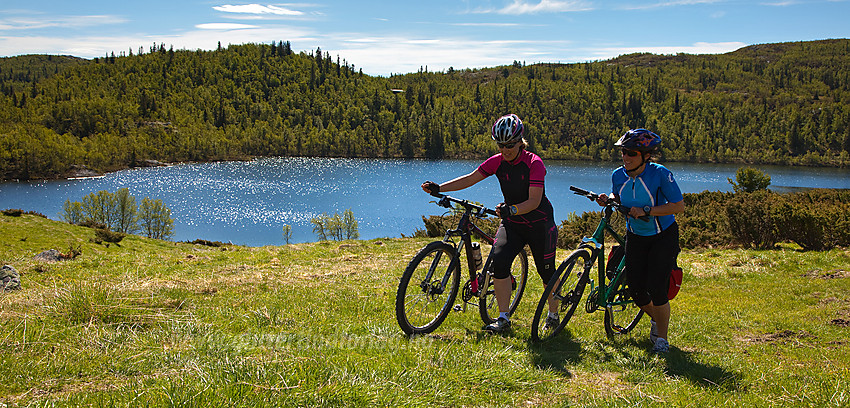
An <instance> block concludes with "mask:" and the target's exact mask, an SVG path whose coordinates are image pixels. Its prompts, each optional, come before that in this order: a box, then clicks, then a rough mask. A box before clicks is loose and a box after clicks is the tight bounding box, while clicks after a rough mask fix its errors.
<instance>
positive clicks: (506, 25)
mask: <svg viewBox="0 0 850 408" xmlns="http://www.w3.org/2000/svg"><path fill="white" fill-rule="evenodd" d="M452 25H453V26H458V27H519V26H520V25H519V24H517V23H455V24H452Z"/></svg>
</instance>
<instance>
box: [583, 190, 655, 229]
mask: <svg viewBox="0 0 850 408" xmlns="http://www.w3.org/2000/svg"><path fill="white" fill-rule="evenodd" d="M570 190H571V191H572V192H573V194H576V195H580V196H585V197H587V198H588V199H589V200H590V201H596V199H597V198H599V194H596V193H594V192H593V191H587V190H585V189H581V188H578V187H576V186H570ZM605 205H610V206H612V207H614V208H615V209H616V210H617V211H619V212H621V213H623V214H625V215H629V210H631V208H629V207H626V206H625V205H623V204H620V203H618V202H616V201H614V198H613V197H608V201H606V202H605ZM638 219H640V220H642V221H648V220H649V216H648V215H641V216H640V217H638Z"/></svg>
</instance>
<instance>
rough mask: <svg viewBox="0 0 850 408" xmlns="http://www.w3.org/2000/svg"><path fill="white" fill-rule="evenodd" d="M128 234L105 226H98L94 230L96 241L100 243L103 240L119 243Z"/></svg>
mask: <svg viewBox="0 0 850 408" xmlns="http://www.w3.org/2000/svg"><path fill="white" fill-rule="evenodd" d="M126 236H127V234H125V233H123V232H114V231H110V230H108V229H103V228H96V229H95V230H94V237H95V242H97V243H98V244H99V243H102V242H112V243H119V242H121V240H122V239H124V237H126Z"/></svg>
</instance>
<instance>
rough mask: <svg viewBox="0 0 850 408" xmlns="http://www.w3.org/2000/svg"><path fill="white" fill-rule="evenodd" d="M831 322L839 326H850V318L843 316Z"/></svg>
mask: <svg viewBox="0 0 850 408" xmlns="http://www.w3.org/2000/svg"><path fill="white" fill-rule="evenodd" d="M829 324H832V325H835V326H838V327H850V319H845V318H843V317H839V318H837V319H832V320H831V321H830V322H829Z"/></svg>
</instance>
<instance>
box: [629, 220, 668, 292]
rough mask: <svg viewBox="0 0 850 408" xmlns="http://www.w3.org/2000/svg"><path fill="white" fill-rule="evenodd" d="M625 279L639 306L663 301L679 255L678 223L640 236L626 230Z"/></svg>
mask: <svg viewBox="0 0 850 408" xmlns="http://www.w3.org/2000/svg"><path fill="white" fill-rule="evenodd" d="M625 256H626V281H627V282H628V284H629V293H630V294H631V295H632V298H633V299H634V300H635V304H636V305H638V306H644V305H646V304H649V302H650V301H652V304H654V305H655V306H661V305H664V304H666V303H667V302H668V301H669V299H667V290H668V289H669V284H670V283H669V279H670V271H671V270H672V269H673V267H674V266H676V258H677V257H678V256H679V224H677V223H675V222H674V223H673V224H671V225H670V226H669V227H667V229H665V230H664V231H661V233H659V234H656V235H652V236H648V237H647V236H641V235H636V234H633V233H631V232H629V233H628V234H626V255H625Z"/></svg>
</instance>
